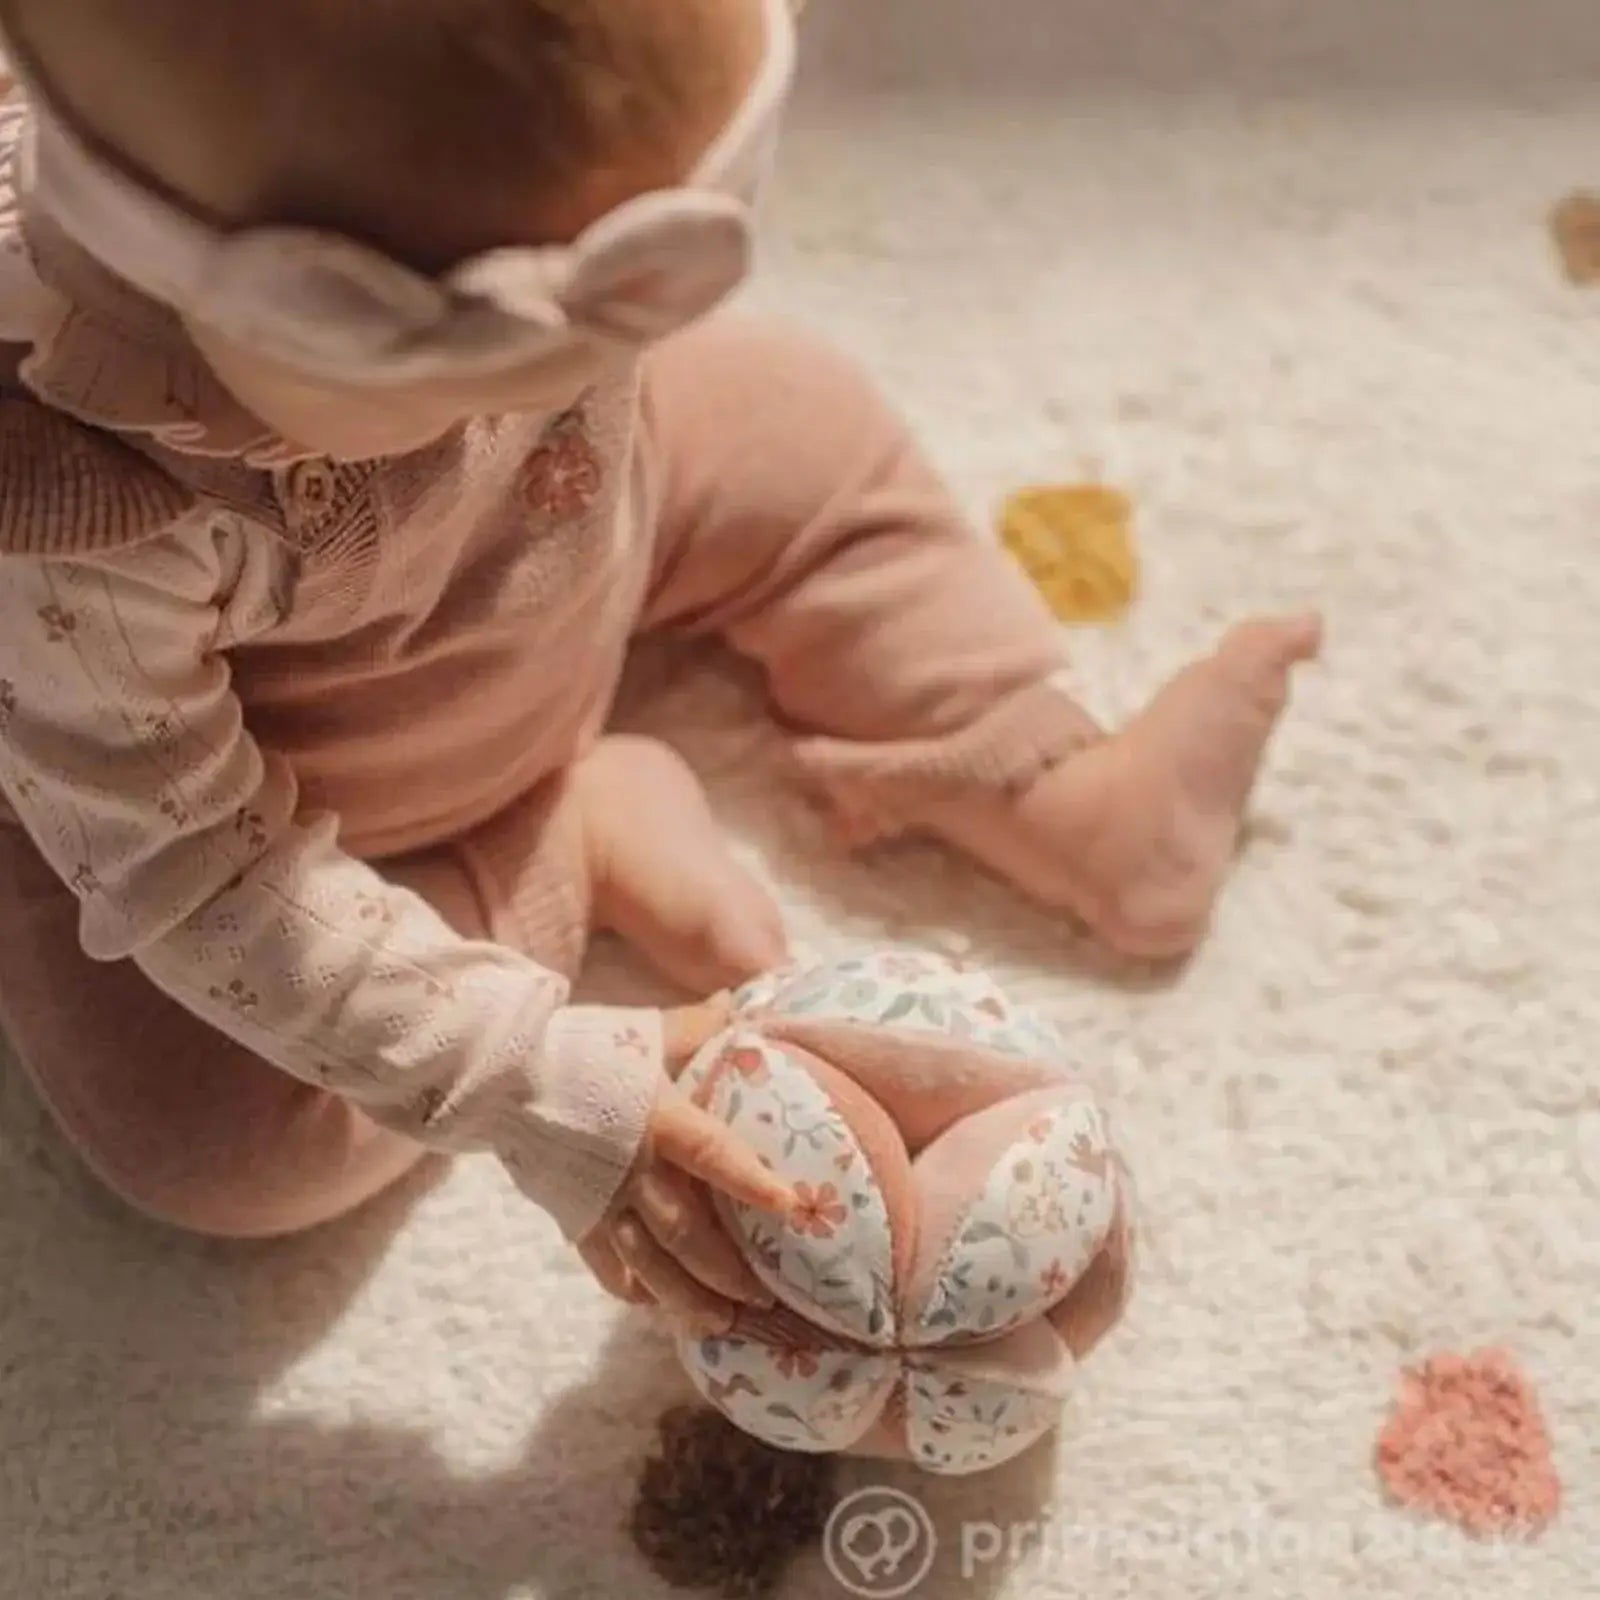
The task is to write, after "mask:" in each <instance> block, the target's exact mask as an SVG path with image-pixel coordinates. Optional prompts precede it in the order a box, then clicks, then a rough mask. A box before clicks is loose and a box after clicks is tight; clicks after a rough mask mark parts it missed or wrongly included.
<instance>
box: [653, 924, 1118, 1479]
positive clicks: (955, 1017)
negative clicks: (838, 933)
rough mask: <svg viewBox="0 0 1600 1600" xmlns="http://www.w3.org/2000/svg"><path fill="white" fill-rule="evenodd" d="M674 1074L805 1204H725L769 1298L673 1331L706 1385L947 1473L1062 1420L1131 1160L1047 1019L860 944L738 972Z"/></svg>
mask: <svg viewBox="0 0 1600 1600" xmlns="http://www.w3.org/2000/svg"><path fill="white" fill-rule="evenodd" d="M683 1081H684V1083H685V1084H686V1085H687V1086H688V1087H689V1088H690V1089H691V1090H692V1092H693V1093H694V1095H695V1098H696V1099H697V1100H698V1101H699V1103H700V1104H702V1105H704V1106H706V1107H708V1108H709V1109H710V1110H712V1111H714V1112H715V1113H716V1114H717V1115H718V1116H720V1117H721V1118H722V1119H723V1120H724V1121H725V1122H727V1124H728V1125H729V1126H730V1127H732V1128H733V1129H734V1130H735V1131H736V1132H737V1133H738V1134H739V1135H740V1136H741V1137H742V1138H743V1139H744V1140H745V1141H746V1142H747V1143H748V1144H749V1145H750V1146H751V1147H752V1148H754V1150H755V1151H756V1152H757V1154H758V1155H760V1156H761V1157H762V1159H763V1160H765V1161H766V1162H767V1164H768V1165H769V1166H770V1167H771V1168H772V1169H773V1170H774V1171H776V1172H778V1173H780V1174H781V1175H782V1176H783V1177H784V1178H785V1179H787V1180H788V1181H789V1182H790V1183H792V1184H793V1186H794V1188H795V1190H796V1192H797V1194H798V1195H799V1197H800V1202H801V1204H800V1207H799V1210H798V1212H797V1213H796V1215H795V1216H794V1217H792V1218H790V1219H788V1220H785V1219H782V1218H778V1217H773V1216H769V1215H766V1214H764V1213H762V1212H759V1211H756V1210H754V1209H753V1208H750V1207H746V1206H742V1205H739V1204H737V1203H736V1202H733V1201H727V1200H719V1207H720V1210H721V1214H722V1219H723V1221H724V1223H725V1224H726V1226H727V1227H728V1228H729V1230H730V1232H731V1234H732V1236H733V1237H734V1238H735V1240H736V1241H737V1242H738V1243H739V1244H740V1246H741V1248H742V1250H743V1252H744V1254H745V1257H746V1259H747V1260H748V1261H749V1263H750V1265H751V1267H752V1269H753V1270H754V1271H755V1273H756V1274H757V1276H758V1277H759V1278H760V1279H761V1280H762V1281H763V1282H764V1283H765V1284H766V1285H767V1287H768V1288H770V1289H771V1290H772V1292H773V1294H774V1295H775V1296H776V1298H777V1301H778V1305H777V1307H776V1309H775V1310H773V1311H770V1312H769V1311H762V1312H751V1311H746V1312H744V1313H742V1314H741V1317H740V1320H739V1322H738V1323H737V1325H736V1326H735V1328H734V1329H733V1330H732V1332H731V1333H729V1334H726V1335H723V1336H720V1337H716V1338H701V1339H696V1338H686V1339H685V1340H684V1341H683V1342H682V1345H681V1354H682V1357H683V1360H684V1363H685V1365H686V1366H687V1368H688V1370H689V1373H690V1376H691V1377H692V1378H693V1379H694V1381H695V1384H696V1385H697V1387H698V1388H699V1389H700V1391H701V1393H702V1394H704V1395H705V1396H706V1397H707V1398H708V1399H709V1400H710V1401H711V1402H712V1403H713V1404H714V1405H715V1406H717V1407H718V1408H719V1409H720V1410H721V1411H722V1412H723V1413H724V1414H725V1415H726V1416H727V1417H728V1418H729V1419H730V1420H732V1421H733V1422H735V1423H736V1424H738V1425H739V1426H740V1427H741V1428H743V1429H745V1430H746V1431H747V1432H749V1433H752V1434H754V1435H756V1436H757V1437H759V1438H761V1439H764V1440H766V1441H767V1442H768V1443H771V1444H776V1445H781V1446H784V1447H786V1448H789V1449H794V1450H806V1451H816V1452H832V1451H848V1452H851V1453H855V1454H861V1455H874V1456H888V1457H908V1458H910V1459H912V1460H914V1461H916V1462H918V1463H919V1464H921V1465H922V1466H924V1467H926V1468H928V1469H929V1470H931V1471H934V1472H942V1473H966V1472H975V1471H979V1470H982V1469H983V1468H986V1467H991V1466H994V1465H996V1464H998V1463H999V1462H1002V1461H1005V1460H1007V1459H1009V1458H1010V1457H1011V1456H1014V1455H1016V1454H1018V1453H1019V1452H1020V1451H1022V1450H1023V1449H1025V1448H1026V1447H1027V1446H1028V1445H1030V1444H1031V1443H1033V1441H1034V1440H1036V1439H1038V1438H1040V1437H1041V1436H1043V1435H1044V1434H1046V1433H1048V1432H1049V1431H1050V1429H1051V1428H1052V1427H1053V1426H1054V1425H1055V1423H1056V1421H1057V1420H1058V1418H1059V1416H1060V1413H1061V1410H1062V1406H1063V1404H1064V1402H1065V1400H1066V1399H1067V1397H1068V1395H1069V1393H1070V1391H1071V1388H1072V1383H1073V1374H1074V1371H1075V1368H1076V1366H1077V1363H1078V1362H1080V1361H1081V1360H1082V1359H1083V1358H1084V1357H1085V1356H1087V1355H1088V1353H1089V1352H1090V1351H1091V1350H1092V1349H1093V1348H1094V1346H1095V1345H1096V1344H1098V1343H1099V1341H1100V1340H1101V1338H1102V1337H1104V1335H1105V1334H1106V1333H1107V1332H1108V1331H1109V1330H1110V1329H1111V1328H1112V1326H1114V1325H1115V1323H1116V1322H1117V1320H1118V1319H1119V1317H1120V1316H1121V1314H1122V1310H1123V1308H1124V1306H1125V1304H1126V1302H1127V1298H1128V1293H1129V1286H1130V1281H1131V1270H1132V1225H1131V1207H1132V1195H1131V1190H1130V1185H1129V1180H1128V1176H1127V1172H1126V1169H1125V1168H1124V1167H1123V1165H1122V1163H1121V1161H1120V1159H1119V1158H1118V1156H1117V1154H1116V1152H1115V1150H1114V1148H1113V1146H1112V1143H1111V1139H1110V1134H1109V1131H1108V1127H1107V1121H1106V1117H1105V1114H1104V1112H1103V1111H1102V1110H1101V1109H1100V1108H1099V1107H1098V1106H1097V1105H1096V1103H1095V1101H1094V1098H1093V1097H1092V1096H1091V1095H1090V1094H1089V1092H1088V1091H1087V1089H1086V1088H1085V1087H1084V1085H1083V1084H1082V1083H1081V1082H1080V1081H1078V1080H1077V1079H1076V1078H1075V1077H1074V1076H1073V1074H1072V1072H1071V1071H1070V1069H1069V1067H1068V1065H1067V1050H1066V1047H1065V1044H1064V1041H1063V1039H1062V1037H1061V1035H1060V1034H1059V1032H1058V1031H1057V1030H1056V1029H1055V1028H1054V1027H1053V1026H1051V1025H1050V1024H1049V1023H1048V1022H1047V1021H1045V1020H1044V1019H1042V1018H1039V1017H1036V1016H1033V1015H1031V1014H1030V1013H1029V1012H1027V1011H1026V1010H1025V1009H1023V1008H1020V1007H1018V1006H1015V1005H1013V1004H1011V1003H1010V1002H1009V1001H1008V1000H1007V998H1006V997H1005V995H1004V994H1003V993H1002V992H1001V991H1000V989H999V988H998V987H997V986H996V984H995V983H994V982H993V980H992V979H990V978H989V977H988V976H987V975H985V974H984V973H982V972H979V971H974V970H970V969H966V968H963V967H961V966H959V965H957V964H955V963H952V962H949V961H945V960H942V959H940V958H937V957H933V956H925V955H918V954H908V953H883V954H872V955H865V956H860V957H855V958H852V959H848V960H841V961H837V962H834V963H832V964H829V965H824V966H816V967H804V968H794V969H790V970H787V971H785V972H783V973H780V974H778V975H776V976H773V977H769V978H765V979H762V980H761V981H759V982H758V983H755V984H752V985H751V986H749V987H748V988H746V989H745V990H744V991H742V992H741V994H740V995H739V997H738V1003H737V1006H736V1012H735V1018H734V1022H733V1025H732V1026H731V1027H730V1028H729V1029H728V1030H727V1031H726V1032H725V1033H724V1034H723V1035H722V1036H720V1037H719V1038H717V1039H715V1040H713V1041H712V1042H711V1043H710V1044H708V1045H707V1046H706V1048H705V1049H704V1050H703V1051H701V1052H700V1054H699V1055H698V1056H697V1057H696V1059H695V1060H694V1061H693V1062H692V1063H691V1065H690V1066H689V1068H688V1069H687V1071H686V1073H685V1075H684V1080H683Z"/></svg>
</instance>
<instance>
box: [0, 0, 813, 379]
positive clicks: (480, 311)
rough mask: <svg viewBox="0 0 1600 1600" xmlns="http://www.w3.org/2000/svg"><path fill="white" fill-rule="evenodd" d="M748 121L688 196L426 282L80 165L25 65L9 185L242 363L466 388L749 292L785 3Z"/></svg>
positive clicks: (89, 157) (671, 193)
mask: <svg viewBox="0 0 1600 1600" xmlns="http://www.w3.org/2000/svg"><path fill="white" fill-rule="evenodd" d="M766 13H767V30H768V37H767V52H766V58H765V61H764V63H763V65H762V67H761V69H760V71H759V73H758V75H757V78H756V81H755V83H754V85H753V86H752V88H751V91H750V94H749V96H748V98H747V99H746V101H745V104H744V105H743V107H742V108H741V109H740V111H739V112H738V114H737V115H736V116H735V118H734V120H733V121H732V122H731V123H730V124H729V126H728V127H727V129H726V130H725V131H724V132H723V134H722V135H721V137H720V138H719V139H718V140H717V142H716V143H715V144H714V145H713V147H712V149H711V150H710V152H709V153H708V154H707V155H706V156H705V158H704V159H703V160H702V161H701V162H700V164H699V165H698V166H697V167H696V169H695V171H694V173H693V174H691V176H690V178H689V180H688V181H687V183H686V185H685V186H684V187H682V188H678V189H669V190H661V191H657V192H655V193H651V194H645V195H642V196H640V197H638V198H637V199H634V200H630V201H627V202H625V203H624V204H623V205H621V206H619V207H617V208H616V209H615V210H614V211H611V212H609V213H608V214H607V215H606V216H604V217H602V218H600V219H599V221H597V222H595V223H594V224H593V225H592V226H591V227H589V228H588V229H587V230H586V231H585V232H584V233H583V234H582V235H580V237H579V238H578V239H576V240H575V241H574V242H573V243H571V244H570V245H549V246H542V247H537V248H524V247H520V246H511V247H507V248H505V249H501V250H495V251H491V252H489V253H488V254H487V255H483V256H479V257H476V258H474V259H473V260H470V261H467V262H465V263H463V264H462V265H460V266H458V267H457V268H455V269H454V270H453V271H451V272H449V273H448V274H446V275H444V276H443V277H441V278H430V277H428V276H427V275H426V274H423V273H420V272H416V271H413V270H412V269H411V268H409V267H407V266H405V265H403V264H402V263H400V262H398V261H395V260H392V259H391V258H390V257H388V256H386V255H384V254H383V253H382V252H381V251H378V250H375V249H372V248H369V247H368V246H366V245H364V244H361V243H358V242H357V241H355V240H353V239H347V238H343V237H341V236H339V235H337V234H330V233H325V232H321V231H316V230H310V229H301V228H277V227H274V228H254V229H245V230H241V231H238V232H232V233H230V232H225V231H219V230H216V229H214V228H212V227H211V226H209V225H208V224H207V223H205V222H204V221H202V220H201V219H199V218H198V217H195V216H193V215H191V214H190V213H189V212H188V211H186V210H184V209H183V208H182V207H180V206H178V205H175V204H174V203H173V202H171V201H169V200H167V199H165V198H164V197H163V196H161V195H159V194H157V193H155V192H153V191H152V190H151V189H150V188H149V187H148V186H146V185H145V184H143V183H141V182H140V181H139V180H138V179H137V178H136V177H135V176H134V175H133V174H132V173H130V172H127V171H125V170H123V169H122V168H121V167H119V166H117V165H115V164H114V163H113V162H112V161H111V160H109V159H107V158H106V157H104V156H102V155H101V154H100V153H99V152H97V151H96V150H94V149H93V148H91V146H90V143H89V142H88V141H87V140H85V139H83V138H81V137H80V136H79V135H78V134H77V133H76V132H75V131H74V130H73V129H72V128H71V126H70V125H69V123H68V121H67V119H66V118H65V117H64V116H63V115H62V114H61V113H60V112H59V110H57V109H56V108H55V107H53V106H52V104H51V102H50V99H49V96H48V94H47V93H46V92H44V91H43V90H42V89H41V87H40V85H39V83H38V81H37V74H36V73H34V72H33V71H31V70H30V67H29V64H28V63H27V61H26V58H25V57H24V58H22V59H21V60H20V61H19V60H18V55H17V52H16V51H15V50H12V49H8V47H7V46H6V44H5V41H4V40H3V39H0V53H4V54H9V55H10V56H11V58H12V60H13V62H15V63H16V64H17V66H18V69H19V76H20V77H21V78H22V79H23V81H24V82H25V83H26V84H27V85H28V89H29V97H30V102H31V105H32V109H33V126H32V129H31V138H30V143H29V147H28V152H27V156H26V159H25V162H24V171H23V185H24V189H25V190H26V192H27V193H28V196H29V199H30V200H31V201H32V203H34V204H37V205H38V206H40V207H41V208H42V209H43V210H44V211H45V212H47V213H48V214H49V215H50V216H51V217H52V218H53V219H54V220H55V222H56V223H57V224H58V225H59V226H60V227H62V228H63V229H65V230H66V232H67V233H69V234H70V235H72V237H73V238H75V239H76V240H77V242H78V243H79V244H80V245H81V246H83V248H84V249H86V250H87V251H89V253H90V254H91V255H93V256H95V257H96V258H97V259H99V260H100V261H101V262H102V263H104V265H106V266H108V267H110V268H111V269H112V270H113V271H114V272H116V273H118V274H119V275H120V276H121V277H123V278H125V279H127V280H128V281H129V282H130V283H132V284H133V285H134V287H136V288H138V289H140V290H142V291H143V292H144V293H146V294H148V295H150V296H152V297H153V298H155V299H158V300H161V301H162V302H164V303H165V304H167V305H169V306H172V307H173V308H174V309H176V310H178V311H179V312H181V313H183V314H184V315H186V316H190V317H193V318H195V319H196V320H198V321H201V322H204V323H206V324H208V325H209V326H210V327H212V328H214V329H215V330H216V331H217V332H218V333H220V334H222V335H223V336H224V337H226V338H228V339H230V340H231V341H233V342H234V343H237V344H239V345H241V346H243V347H244V348H247V349H250V350H253V351H256V352H257V353H259V354H261V355H263V356H266V357H269V358H272V359H276V360H278V361H281V362H283V363H284V364H286V365H289V366H291V367H293V368H296V369H298V370H300V371H302V372H305V373H307V374H309V375H312V376H317V375H321V376H327V377H336V378H338V379H339V380H341V381H345V382H351V381H353V382H366V383H374V384H383V383H397V382H404V381H407V380H414V379H417V378H420V377H436V376H472V375H481V374H483V373H485V372H488V371H498V370H504V369H507V368H510V367H513V366H517V365H520V364H522V363H524V362H527V361H530V360H533V359H537V358H538V357H540V356H542V355H547V354H549V353H550V352H551V351H552V350H553V349H555V348H558V347H560V346H561V345H563V344H566V343H569V342H570V341H572V340H573V339H574V338H584V337H587V338H590V339H594V340H598V341H604V342H609V343H613V344H621V345H624V346H641V345H644V344H648V343H651V342H653V341H655V340H657V339H660V338H663V337H665V336H666V335H667V334H670V333H673V332H676V331H677V330H678V329H679V328H682V327H684V326H685V325H686V324H688V323H690V322H692V321H694V320H696V319H697V318H699V317H701V316H703V315H704V314H705V313H707V312H708V311H710V310H712V309H713V308H714V307H715V306H717V305H718V304H720V303H721V302H722V301H723V300H724V299H726V298H727V296H728V295H729V294H731V293H732V292H733V291H734V290H735V289H736V288H737V287H738V286H739V285H740V284H741V283H742V282H743V281H744V279H745V278H746V276H747V275H748V273H749V270H750V264H751V257H752V254H753V211H754V206H755V202H756V200H757V197H758V195H759V192H760V189H761V186H762V183H763V181H764V179H765V176H766V173H767V171H768V170H769V169H770V167H771V164H772V157H773V153H774V149H775V146H776V143H777V133H778V125H779V121H780V118H781V116H782V112H783V107H784V103H785V100H786V99H787V96H788V91H789V87H790V83H791V81H792V78H793V74H794V57H795V41H794V28H793V23H792V21H791V18H790V15H789V10H788V7H787V5H786V3H785V0H766Z"/></svg>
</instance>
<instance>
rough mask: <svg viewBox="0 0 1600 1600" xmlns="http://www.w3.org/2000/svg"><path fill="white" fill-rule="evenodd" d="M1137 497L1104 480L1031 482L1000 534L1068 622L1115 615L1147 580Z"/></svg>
mask: <svg viewBox="0 0 1600 1600" xmlns="http://www.w3.org/2000/svg"><path fill="white" fill-rule="evenodd" d="M1132 522H1133V505H1132V502H1131V501H1130V500H1129V499H1128V497H1127V496H1126V495H1124V494H1119V493H1118V492H1117V491H1116V490H1115V489H1106V488H1102V487H1100V486H1099V485H1097V484H1079V485H1074V486H1071V487H1057V488H1038V489H1024V490H1022V491H1021V492H1020V493H1017V494H1014V495H1013V496H1012V497H1011V498H1010V499H1009V500H1008V501H1007V502H1006V504H1005V508H1004V510H1003V511H1002V512H1001V516H1000V538H1001V541H1002V543H1003V544H1004V545H1005V547H1006V549H1007V550H1009V551H1010V552H1011V554H1012V555H1013V556H1014V557H1015V558H1016V560H1017V562H1018V563H1019V564H1020V566H1021V567H1022V570H1023V571H1024V572H1026V573H1027V574H1028V576H1029V577H1030V578H1031V579H1032V580H1033V583H1034V586H1035V587H1036V588H1037V589H1038V590H1039V592H1040V593H1041V594H1042V595H1043V596H1044V597H1045V599H1046V601H1048V602H1049V605H1050V609H1051V610H1052V611H1053V612H1054V613H1055V614H1056V616H1058V617H1059V618H1060V619H1061V620H1062V621H1063V622H1115V621H1116V620H1117V619H1118V618H1119V617H1121V616H1122V615H1123V613H1124V612H1125V611H1127V609H1128V607H1129V606H1130V605H1132V603H1133V599H1134V596H1135V594H1136V593H1137V592H1138V588H1139V557H1138V553H1137V551H1136V550H1135V549H1134V545H1133V533H1132V528H1131V525H1132Z"/></svg>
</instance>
